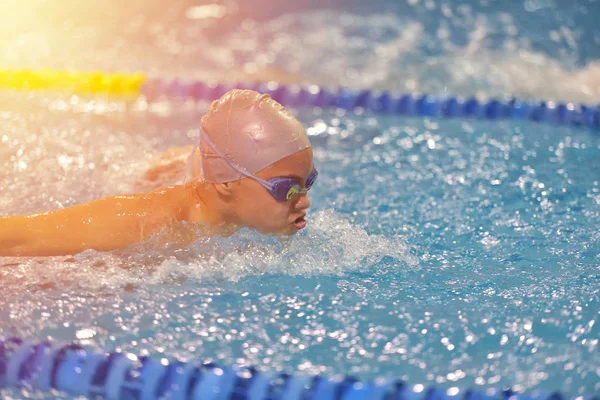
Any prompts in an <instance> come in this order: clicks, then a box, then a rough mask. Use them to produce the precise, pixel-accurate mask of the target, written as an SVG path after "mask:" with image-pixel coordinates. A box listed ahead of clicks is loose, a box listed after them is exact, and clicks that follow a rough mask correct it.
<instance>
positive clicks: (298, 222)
mask: <svg viewBox="0 0 600 400" xmlns="http://www.w3.org/2000/svg"><path fill="white" fill-rule="evenodd" d="M292 226H293V227H294V228H296V229H298V230H300V229H304V228H305V227H306V219H305V218H304V215H303V216H301V217H298V218H296V219H295V220H294V222H292Z"/></svg>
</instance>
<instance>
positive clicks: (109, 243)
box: [0, 188, 181, 256]
mask: <svg viewBox="0 0 600 400" xmlns="http://www.w3.org/2000/svg"><path fill="white" fill-rule="evenodd" d="M171 189H173V190H170V191H169V190H157V191H155V192H151V193H144V194H138V195H122V196H114V197H107V198H104V199H100V200H96V201H92V202H89V203H85V204H80V205H76V206H73V207H68V208H64V209H61V210H54V211H47V212H42V213H35V214H30V215H25V216H16V217H0V256H55V255H69V254H76V253H79V252H81V251H83V250H86V249H94V250H98V251H107V250H115V249H122V248H126V247H128V246H130V245H132V244H134V243H137V242H141V241H144V240H146V239H148V238H149V237H150V236H152V235H153V234H155V233H156V232H158V231H159V230H160V229H161V228H163V227H167V226H168V225H169V224H171V223H173V222H177V221H179V220H180V216H181V207H179V206H178V205H179V204H181V202H180V201H178V200H179V199H180V198H181V197H180V196H179V197H178V196H177V194H176V193H174V192H177V191H178V190H177V189H176V188H171Z"/></svg>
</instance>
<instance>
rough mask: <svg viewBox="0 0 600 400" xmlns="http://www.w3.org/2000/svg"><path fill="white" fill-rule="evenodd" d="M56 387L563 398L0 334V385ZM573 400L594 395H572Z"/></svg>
mask: <svg viewBox="0 0 600 400" xmlns="http://www.w3.org/2000/svg"><path fill="white" fill-rule="evenodd" d="M2 387H4V388H6V387H28V388H37V389H40V390H43V391H48V390H51V389H55V390H59V391H61V392H65V393H68V394H70V395H76V396H89V397H91V398H96V397H102V398H106V399H137V400H152V399H172V400H185V399H190V400H213V399H214V400H217V399H229V400H277V399H281V400H566V399H567V397H564V396H563V395H561V394H560V393H558V392H548V391H546V392H544V391H536V392H533V393H530V394H528V395H522V394H518V393H515V392H513V391H512V390H509V389H488V390H485V391H475V390H471V389H461V388H457V387H451V388H446V389H444V388H440V387H435V386H431V387H426V386H424V385H419V384H417V385H408V384H407V383H406V382H403V381H401V380H396V379H383V378H381V379H375V380H373V381H370V382H361V381H359V380H358V379H356V378H353V377H350V376H337V377H333V378H327V377H323V376H319V375H315V376H294V375H289V374H286V373H268V372H260V371H258V370H257V369H256V368H253V367H246V366H233V367H228V366H221V365H217V364H215V363H200V362H197V363H194V362H181V361H176V360H175V361H172V360H167V359H165V358H158V357H147V356H142V357H139V356H136V355H134V354H130V353H122V352H110V353H107V352H103V351H98V350H94V349H88V348H85V347H82V346H80V345H77V344H60V343H53V342H49V341H43V342H34V341H28V340H24V339H21V338H18V337H11V338H7V339H2V338H0V388H2ZM576 399H577V400H600V397H593V396H578V397H577V398H576Z"/></svg>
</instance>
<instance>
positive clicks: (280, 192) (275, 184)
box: [190, 130, 319, 201]
mask: <svg viewBox="0 0 600 400" xmlns="http://www.w3.org/2000/svg"><path fill="white" fill-rule="evenodd" d="M200 140H201V141H202V140H204V141H205V142H206V144H208V145H209V146H210V148H211V149H212V150H213V151H214V152H215V153H217V154H218V155H219V157H221V158H222V159H223V160H225V162H226V163H227V164H228V165H229V166H230V167H231V168H233V169H234V170H236V171H237V172H239V173H240V174H242V175H244V176H247V177H248V178H251V179H254V180H255V181H257V182H258V183H260V184H261V185H263V186H264V187H265V189H267V190H268V191H269V193H271V195H272V196H273V197H274V198H275V199H276V200H278V201H286V200H291V199H293V198H294V197H295V196H297V195H299V194H305V193H307V192H308V191H309V190H310V188H311V187H312V185H313V183H314V182H315V179H317V176H318V175H319V173H318V172H317V170H316V169H313V170H312V172H311V173H310V175H309V176H308V178H307V179H306V185H305V186H304V187H302V186H301V185H300V183H301V182H300V180H299V179H297V178H289V177H279V178H271V179H269V180H268V181H266V180H264V179H261V178H259V177H258V176H256V175H254V174H251V173H249V172H248V171H246V170H245V169H243V168H242V167H240V166H239V165H237V164H236V163H234V162H233V161H232V160H231V159H230V158H229V157H227V156H226V155H225V154H223V153H221V151H220V150H219V149H217V147H216V146H215V145H214V144H213V142H212V141H211V140H210V139H209V138H208V136H207V135H205V134H203V132H202V130H200ZM199 147H200V144H198V146H196V147H194V151H193V152H192V155H191V156H190V161H191V159H193V158H194V153H195V151H196V149H197V148H199Z"/></svg>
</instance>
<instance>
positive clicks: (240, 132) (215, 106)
mask: <svg viewBox="0 0 600 400" xmlns="http://www.w3.org/2000/svg"><path fill="white" fill-rule="evenodd" d="M200 126H201V127H202V130H203V133H202V135H207V136H208V137H209V139H210V142H212V144H213V145H214V146H215V147H216V148H217V149H218V150H219V151H220V152H221V153H223V154H224V155H225V156H227V157H228V158H229V159H230V160H231V161H233V162H234V163H235V164H237V165H238V166H240V167H242V168H243V169H244V170H246V171H247V172H249V173H251V174H255V173H257V172H258V171H260V170H262V169H264V168H266V167H268V166H269V165H271V164H273V163H275V162H277V161H279V160H281V159H283V158H285V157H288V156H290V155H292V154H295V153H297V152H299V151H301V150H304V149H307V148H309V147H311V146H310V141H309V140H308V135H307V134H306V130H305V129H304V127H303V126H302V124H300V122H298V120H297V119H296V118H294V116H292V115H291V114H290V113H289V112H288V111H287V110H286V109H285V108H284V107H283V106H282V105H281V104H279V103H278V102H276V101H275V100H273V99H272V98H271V96H269V95H268V94H260V93H257V92H255V91H253V90H239V89H234V90H231V91H229V92H227V93H225V94H224V95H223V97H221V98H220V99H219V100H215V101H213V102H212V104H211V106H210V110H209V112H208V113H207V114H206V115H205V116H204V117H202V120H201V123H200ZM198 146H199V149H200V160H201V164H202V172H200V173H199V175H201V176H197V178H198V177H199V178H203V180H204V181H205V182H210V183H223V182H231V181H237V180H239V179H243V178H245V176H244V175H243V174H241V173H240V172H238V171H236V170H235V169H233V168H232V167H231V166H230V165H229V164H228V163H227V162H226V161H225V160H223V158H221V156H219V155H218V154H217V153H216V152H215V151H214V150H213V149H212V148H211V147H210V145H209V144H207V142H206V141H204V140H200V142H199V144H198ZM192 157H193V156H192Z"/></svg>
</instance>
